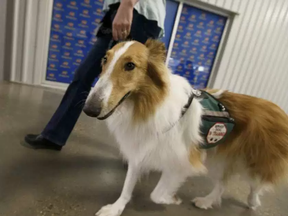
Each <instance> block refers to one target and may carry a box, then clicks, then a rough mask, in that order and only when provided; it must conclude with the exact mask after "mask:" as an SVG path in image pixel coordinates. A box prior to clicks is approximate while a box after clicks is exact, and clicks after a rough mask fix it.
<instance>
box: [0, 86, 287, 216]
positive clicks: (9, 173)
mask: <svg viewBox="0 0 288 216" xmlns="http://www.w3.org/2000/svg"><path fill="white" fill-rule="evenodd" d="M62 95H63V92H62V91H57V90H51V89H44V88H39V87H30V86H25V85H19V84H9V83H2V84H0V216H44V215H46V216H52V215H53V216H92V215H94V214H95V212H96V211H97V210H99V208H100V207H101V206H102V205H105V204H109V203H111V202H113V201H115V200H116V199H117V198H118V196H119V193H120V191H121V188H122V184H123V181H124V177H125V169H123V165H122V162H121V159H120V157H119V154H118V151H117V148H116V147H115V141H114V139H113V138H112V136H111V135H110V134H109V133H108V131H107V129H106V127H105V124H103V123H102V122H101V123H100V122H99V121H97V120H95V119H92V118H88V117H86V116H85V115H82V116H81V118H80V120H79V122H78V123H77V125H76V127H75V129H74V131H73V133H72V135H71V137H70V139H69V141H68V143H67V146H66V147H65V148H64V149H63V150H62V151H61V152H54V151H48V150H37V151H36V150H32V149H28V148H24V147H23V146H22V145H20V141H22V140H23V137H24V135H25V134H27V133H31V132H32V133H35V132H36V133H38V132H40V131H41V129H42V128H43V126H44V125H45V124H46V123H47V121H48V120H49V118H50V117H51V115H52V114H53V112H54V110H55V109H56V107H57V106H58V104H59V102H60V100H61V98H62ZM158 178H159V174H157V173H154V174H151V175H150V176H149V177H148V176H147V177H145V178H143V179H142V181H141V182H140V183H139V184H138V185H137V187H136V189H135V193H134V198H133V201H132V202H131V203H130V204H129V205H128V206H127V208H126V210H125V211H124V213H123V215H124V216H160V215H161V216H162V215H163V216H164V215H167V216H175V215H181V216H186V215H187V216H188V215H193V216H224V215H227V216H247V215H249V216H264V215H269V216H272V215H275V216H287V215H288V205H287V200H288V188H287V187H286V188H285V187H280V188H277V189H276V190H275V192H272V193H268V194H267V195H266V196H264V197H262V207H260V208H259V209H258V210H257V211H256V212H253V211H250V210H248V209H247V208H246V196H247V194H248V186H247V184H245V182H243V181H241V180H239V179H236V180H234V181H232V182H231V183H230V184H229V186H228V189H227V191H226V192H225V195H224V199H223V204H222V208H220V209H219V208H216V209H213V210H208V211H204V210H199V209H196V208H195V207H194V206H193V205H191V204H190V202H189V200H190V199H192V198H194V197H196V196H202V195H205V194H207V193H208V192H209V191H210V190H211V184H210V181H209V180H208V179H206V178H204V177H201V178H196V179H191V180H189V181H187V183H186V184H185V185H184V186H183V187H182V188H181V189H180V192H179V195H180V197H181V198H182V199H183V201H184V202H183V204H182V205H180V206H163V205H156V204H153V203H152V202H151V201H150V200H149V194H150V192H151V191H152V190H153V187H154V186H155V185H156V182H157V180H158Z"/></svg>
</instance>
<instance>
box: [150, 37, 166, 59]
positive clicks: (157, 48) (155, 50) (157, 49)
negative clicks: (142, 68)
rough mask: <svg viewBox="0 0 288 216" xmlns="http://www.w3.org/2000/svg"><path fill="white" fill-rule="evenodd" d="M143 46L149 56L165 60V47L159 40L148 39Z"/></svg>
mask: <svg viewBox="0 0 288 216" xmlns="http://www.w3.org/2000/svg"><path fill="white" fill-rule="evenodd" d="M145 46H146V47H147V48H148V50H149V58H154V59H157V60H158V61H159V60H161V61H165V59H166V48H165V44H164V43H163V42H161V41H159V40H153V39H148V40H147V41H146V43H145Z"/></svg>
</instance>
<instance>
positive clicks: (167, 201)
mask: <svg viewBox="0 0 288 216" xmlns="http://www.w3.org/2000/svg"><path fill="white" fill-rule="evenodd" d="M150 198H151V200H152V201H153V202H154V203H157V204H164V205H180V204H181V203H182V200H181V199H180V198H179V197H177V196H172V197H171V196H155V195H154V194H151V197H150Z"/></svg>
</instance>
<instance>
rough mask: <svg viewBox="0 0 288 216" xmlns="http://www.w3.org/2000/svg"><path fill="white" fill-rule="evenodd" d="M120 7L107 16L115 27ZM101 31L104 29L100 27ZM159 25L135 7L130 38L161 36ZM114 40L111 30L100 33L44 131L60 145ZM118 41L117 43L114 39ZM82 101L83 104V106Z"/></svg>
mask: <svg viewBox="0 0 288 216" xmlns="http://www.w3.org/2000/svg"><path fill="white" fill-rule="evenodd" d="M116 12H117V9H113V10H112V9H111V10H110V11H109V12H107V14H106V15H105V17H104V20H103V23H104V24H106V25H107V26H108V27H109V26H110V27H111V26H112V22H113V19H114V17H115V14H116ZM100 30H101V29H100ZM159 33H160V28H159V27H158V26H157V23H156V22H155V21H150V20H147V19H146V18H145V17H144V16H142V15H140V14H138V13H137V11H136V10H134V13H133V22H132V26H131V33H130V37H131V38H132V39H133V40H136V41H139V42H141V43H145V42H146V40H147V39H148V38H154V39H156V38H158V36H159ZM112 41H113V39H112V35H111V33H109V34H97V41H96V42H95V44H94V46H93V47H92V49H91V50H90V52H89V53H88V55H87V57H86V59H85V60H84V61H83V62H82V63H81V65H80V66H79V68H78V69H77V70H76V72H75V75H74V79H73V81H72V83H71V84H70V85H69V87H68V89H67V91H66V93H65V95H64V97H63V99H62V101H61V103H60V105H59V107H58V108H57V110H56V112H55V113H54V115H53V117H52V118H51V120H50V121H49V123H48V124H47V126H46V127H45V129H44V130H43V132H42V133H41V135H42V136H43V137H44V138H45V139H48V140H50V141H52V142H54V143H56V144H58V145H61V146H64V145H65V143H66V141H67V139H68V137H69V135H70V133H71V131H72V130H73V128H74V126H75V124H76V122H77V120H78V118H79V116H80V114H81V111H82V108H83V105H84V102H85V100H86V98H87V94H88V92H89V91H90V89H91V86H92V84H93V82H94V80H95V78H96V77H98V75H99V74H100V72H101V59H102V58H103V57H104V55H105V53H106V51H107V49H109V48H110V47H109V46H110V45H111V42H112ZM114 44H115V42H114ZM80 104H82V105H80Z"/></svg>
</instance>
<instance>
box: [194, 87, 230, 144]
mask: <svg viewBox="0 0 288 216" xmlns="http://www.w3.org/2000/svg"><path fill="white" fill-rule="evenodd" d="M193 94H194V96H195V97H197V98H200V103H201V105H202V106H203V108H204V110H203V114H202V125H201V127H200V131H201V134H202V137H203V143H201V145H200V148H202V149H209V148H212V147H215V146H217V145H219V144H220V143H222V142H223V141H225V140H226V139H227V137H228V135H229V134H230V133H231V131H232V130H233V127H234V124H235V122H234V119H233V118H231V117H230V114H229V111H228V110H227V109H226V108H225V106H224V105H223V104H222V103H221V102H220V101H218V100H217V99H216V98H215V97H213V96H212V95H211V94H209V93H208V92H206V91H198V90H194V91H193Z"/></svg>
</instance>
